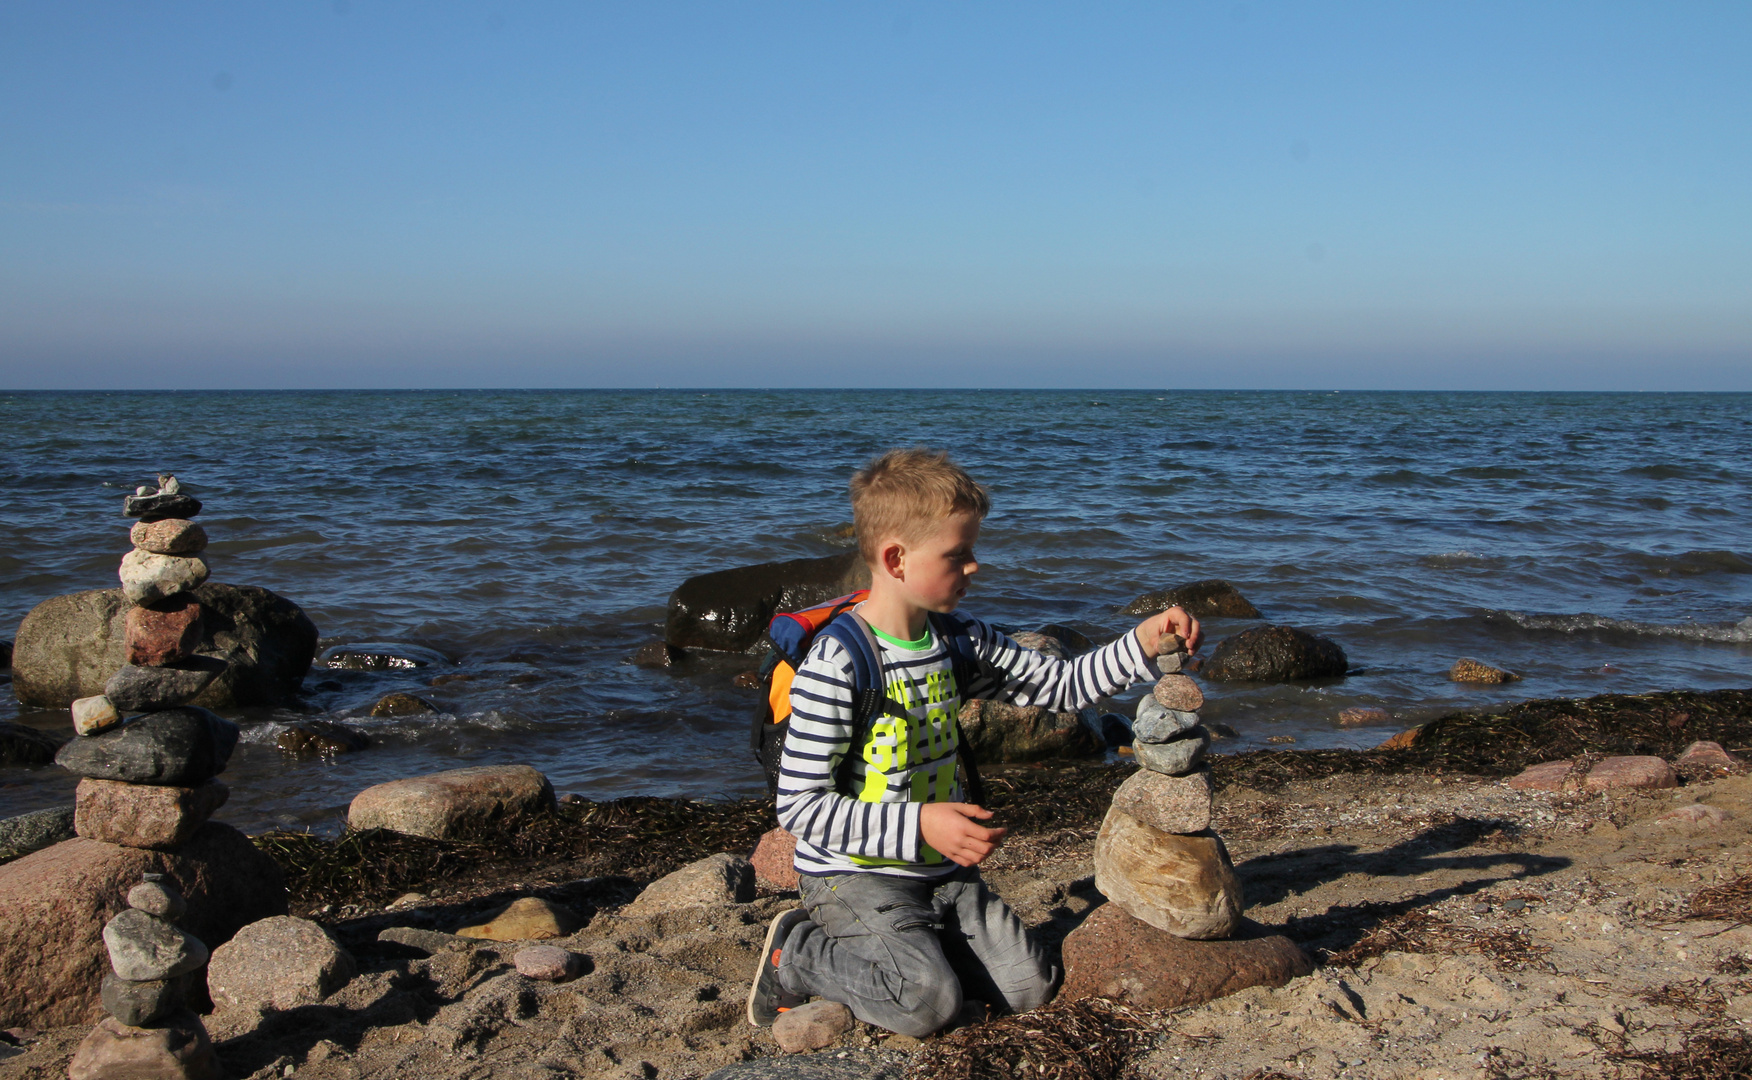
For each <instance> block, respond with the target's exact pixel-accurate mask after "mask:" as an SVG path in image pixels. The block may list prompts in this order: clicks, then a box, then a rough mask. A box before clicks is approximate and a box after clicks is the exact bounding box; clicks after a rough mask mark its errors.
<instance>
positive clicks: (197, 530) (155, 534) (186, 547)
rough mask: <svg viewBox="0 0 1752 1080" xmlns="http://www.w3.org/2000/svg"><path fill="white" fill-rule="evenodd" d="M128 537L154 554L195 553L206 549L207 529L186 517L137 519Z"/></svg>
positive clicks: (137, 545) (141, 548)
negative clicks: (159, 519) (154, 519)
mask: <svg viewBox="0 0 1752 1080" xmlns="http://www.w3.org/2000/svg"><path fill="white" fill-rule="evenodd" d="M128 539H129V540H132V541H133V542H134V546H135V547H137V548H139V549H140V550H142V551H150V552H151V553H152V554H154V555H194V554H197V553H199V552H201V551H204V550H206V547H207V530H206V529H203V528H201V527H200V526H199V525H196V524H195V523H194V522H192V521H189V520H188V519H186V518H164V519H163V520H161V521H136V522H135V523H134V527H133V528H132V529H129V530H128Z"/></svg>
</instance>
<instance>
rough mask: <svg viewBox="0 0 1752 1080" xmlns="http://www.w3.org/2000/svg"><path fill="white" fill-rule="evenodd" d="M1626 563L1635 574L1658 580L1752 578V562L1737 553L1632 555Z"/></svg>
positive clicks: (1706, 552)
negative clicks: (1701, 576)
mask: <svg viewBox="0 0 1752 1080" xmlns="http://www.w3.org/2000/svg"><path fill="white" fill-rule="evenodd" d="M1629 561H1630V562H1631V563H1632V564H1633V565H1635V566H1636V567H1637V569H1639V570H1643V571H1645V572H1647V573H1650V574H1656V575H1658V576H1660V577H1671V576H1673V575H1677V576H1679V577H1696V576H1697V575H1699V574H1752V559H1748V558H1746V556H1744V555H1741V554H1740V553H1739V552H1737V551H1722V550H1713V551H1687V552H1683V553H1681V554H1678V555H1653V554H1648V553H1645V552H1641V551H1639V552H1635V553H1633V554H1632V555H1630V556H1629Z"/></svg>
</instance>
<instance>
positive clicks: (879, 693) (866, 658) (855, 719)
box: [821, 610, 888, 795]
mask: <svg viewBox="0 0 1752 1080" xmlns="http://www.w3.org/2000/svg"><path fill="white" fill-rule="evenodd" d="M821 633H822V634H824V635H826V636H828V637H831V638H833V639H834V640H835V641H837V642H839V643H840V645H841V646H842V647H843V648H844V649H845V650H846V653H847V655H849V656H850V657H851V658H852V733H851V734H852V739H851V742H850V743H849V744H848V745H847V746H846V754H845V757H843V758H841V759H840V763H839V766H838V767H837V768H835V769H834V772H833V786H834V790H835V791H838V792H839V793H840V794H842V795H845V794H849V793H850V792H851V783H852V760H853V756H854V755H857V754H861V753H862V752H863V747H864V739H865V737H866V736H868V735H869V733H870V722H871V721H872V720H874V719H875V718H876V717H877V715H878V714H880V713H881V712H882V711H883V706H884V705H885V704H886V703H887V700H888V688H887V684H886V680H884V679H883V678H882V656H881V654H880V653H878V652H877V651H876V639H875V637H873V636H872V635H871V633H870V629H869V624H868V623H865V622H864V621H863V619H862V618H861V617H860V616H859V615H858V614H857V613H856V612H854V611H850V610H848V611H844V612H841V613H840V614H838V615H836V616H834V618H833V621H832V622H830V623H828V624H827V625H826V626H824V627H822V628H821Z"/></svg>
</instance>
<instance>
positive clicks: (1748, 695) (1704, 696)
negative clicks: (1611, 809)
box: [1211, 690, 1752, 790]
mask: <svg viewBox="0 0 1752 1080" xmlns="http://www.w3.org/2000/svg"><path fill="white" fill-rule="evenodd" d="M1699 739H1707V740H1710V741H1713V742H1719V743H1721V744H1722V745H1723V746H1725V747H1727V748H1728V749H1730V750H1733V749H1736V748H1742V747H1748V746H1752V690H1712V691H1708V692H1706V693H1698V692H1695V691H1689V690H1678V691H1670V692H1666V693H1659V694H1602V695H1600V696H1599V697H1591V698H1583V699H1572V698H1553V699H1549V700H1540V701H1524V702H1521V703H1520V704H1518V705H1514V706H1511V707H1509V708H1507V709H1504V710H1502V711H1500V712H1489V713H1476V712H1462V713H1453V714H1451V715H1449V716H1444V717H1442V718H1440V719H1437V720H1432V721H1430V722H1429V723H1427V724H1424V725H1423V726H1422V727H1420V728H1417V729H1416V734H1415V735H1414V736H1411V737H1409V738H1407V739H1406V740H1405V743H1406V744H1405V745H1401V746H1393V747H1378V748H1376V749H1373V750H1259V751H1251V752H1248V753H1244V754H1231V755H1225V756H1219V757H1216V758H1214V759H1212V764H1211V768H1212V772H1213V773H1214V775H1215V779H1216V781H1217V783H1218V785H1219V786H1223V787H1226V786H1228V785H1230V784H1237V783H1242V784H1247V785H1249V786H1252V787H1255V788H1259V789H1261V790H1273V789H1275V788H1279V787H1282V786H1283V785H1284V784H1286V783H1289V782H1290V781H1293V780H1308V779H1314V778H1317V777H1321V776H1331V775H1334V774H1336V773H1353V772H1361V773H1402V772H1420V773H1436V774H1440V773H1461V774H1466V775H1472V776H1510V775H1513V774H1515V773H1518V772H1520V771H1521V770H1522V769H1525V768H1526V767H1527V766H1529V765H1537V764H1539V763H1540V762H1544V761H1557V760H1561V759H1564V758H1572V757H1575V756H1577V755H1579V754H1584V753H1590V752H1593V753H1601V754H1655V755H1658V756H1661V757H1666V758H1672V757H1674V756H1676V755H1678V754H1679V753H1680V752H1681V751H1682V750H1684V749H1685V747H1686V746H1688V745H1690V744H1691V743H1692V742H1695V741H1697V740H1699Z"/></svg>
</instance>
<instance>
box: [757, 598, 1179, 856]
mask: <svg viewBox="0 0 1752 1080" xmlns="http://www.w3.org/2000/svg"><path fill="white" fill-rule="evenodd" d="M947 621H948V622H949V623H950V624H951V625H953V626H954V627H955V629H956V630H957V631H958V632H960V633H962V634H965V635H967V636H969V637H971V638H972V639H973V640H974V642H975V645H976V651H977V654H978V655H979V656H980V657H981V658H982V659H983V660H984V661H985V662H986V663H987V664H989V665H990V667H989V668H988V669H987V670H988V672H989V674H988V675H987V676H985V677H983V678H981V679H978V680H976V681H975V684H974V685H973V686H971V687H967V688H965V691H964V689H963V688H961V687H957V686H956V685H955V675H954V671H953V667H952V665H951V663H950V656H949V651H948V649H947V648H946V647H945V646H944V643H943V642H942V641H940V640H937V637H936V635H935V634H932V635H931V640H930V641H929V642H928V643H927V644H926V645H925V647H924V648H922V649H917V650H913V649H907V648H903V647H898V646H895V645H893V644H892V643H890V642H886V641H884V642H880V643H879V644H880V648H881V653H882V656H881V659H882V665H883V669H884V675H885V676H886V678H887V680H888V687H887V690H888V696H889V697H891V698H892V699H894V701H895V702H897V703H899V704H900V705H902V706H904V709H905V712H906V715H905V716H897V715H888V716H881V717H876V718H874V719H873V720H872V721H871V722H870V725H869V732H868V735H867V737H866V738H865V740H864V745H863V747H862V753H861V754H859V755H857V756H856V757H855V758H854V760H853V762H852V766H851V769H850V770H849V772H850V790H849V791H847V792H843V793H842V792H836V791H835V790H834V772H835V770H836V767H837V765H838V764H839V761H840V759H841V758H842V757H844V756H845V754H846V752H847V747H848V744H849V742H850V739H851V724H852V697H853V686H852V683H853V675H852V662H851V658H850V656H848V655H847V654H846V652H845V648H844V646H842V645H841V644H840V643H839V642H838V641H836V640H834V639H833V638H831V637H829V636H826V635H822V636H821V637H818V638H817V639H816V641H815V644H814V645H813V646H812V647H811V648H810V650H809V655H808V658H807V659H806V660H805V661H804V663H803V666H802V667H801V668H800V669H798V671H797V676H796V680H795V681H794V682H793V683H792V687H791V709H792V712H791V726H790V733H789V734H788V735H787V736H786V739H785V751H784V756H783V757H782V759H781V760H780V764H779V790H778V813H779V824H781V825H783V826H784V827H785V828H786V829H788V830H789V831H790V832H791V833H793V834H794V835H795V836H796V837H797V869H798V870H799V871H801V872H803V873H808V874H823V873H841V872H844V871H848V870H867V871H876V872H879V873H888V874H898V875H904V876H913V877H934V876H937V875H939V874H945V873H948V872H949V871H951V870H953V869H954V865H953V864H952V863H949V862H948V861H947V860H945V859H944V858H943V857H942V856H941V855H939V854H938V853H937V852H935V851H932V850H931V849H930V847H929V846H927V845H925V844H924V843H923V841H922V840H921V839H920V837H919V810H920V807H921V806H923V804H925V803H927V802H954V801H959V800H960V798H961V791H960V786H959V785H958V784H957V782H956V779H955V756H956V746H957V741H958V737H959V728H958V727H957V725H956V723H955V717H956V715H957V713H958V712H959V710H960V706H961V702H962V700H963V699H973V698H990V699H995V700H998V701H1008V702H1013V703H1015V704H1018V705H1040V706H1043V707H1046V708H1049V709H1053V710H1070V709H1080V708H1083V707H1086V706H1088V705H1091V704H1093V703H1094V702H1095V701H1096V700H1097V699H1099V698H1101V697H1102V696H1104V695H1106V694H1111V693H1114V692H1116V691H1118V690H1121V689H1123V688H1125V687H1127V686H1130V685H1131V684H1132V683H1135V682H1138V681H1139V680H1141V679H1146V678H1149V677H1150V675H1151V674H1152V672H1151V670H1150V667H1149V663H1148V661H1146V660H1145V659H1144V655H1143V650H1142V649H1141V648H1140V647H1139V645H1138V642H1137V636H1136V635H1135V634H1130V633H1128V634H1123V635H1121V636H1120V638H1119V639H1118V640H1117V641H1114V642H1113V643H1111V644H1109V645H1107V646H1105V647H1103V648H1101V649H1098V650H1096V651H1094V652H1092V653H1088V654H1086V655H1084V656H1081V657H1078V658H1077V659H1076V660H1075V661H1073V662H1070V663H1066V662H1064V661H1061V660H1056V659H1053V658H1052V657H1048V656H1043V655H1041V654H1040V653H1037V652H1033V651H1032V650H1028V649H1024V648H1022V647H1021V646H1019V645H1017V644H1016V643H1015V642H1013V641H1011V640H1010V639H1009V638H1007V637H1005V636H1004V635H1003V634H1001V633H999V632H998V631H996V630H994V629H992V628H991V627H989V626H987V625H986V624H985V623H982V622H980V621H979V620H977V619H971V618H967V617H964V616H953V617H951V618H950V619H949V620H947Z"/></svg>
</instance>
